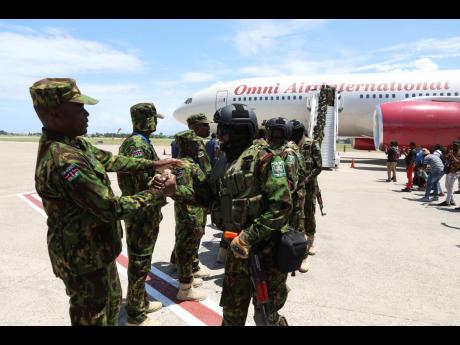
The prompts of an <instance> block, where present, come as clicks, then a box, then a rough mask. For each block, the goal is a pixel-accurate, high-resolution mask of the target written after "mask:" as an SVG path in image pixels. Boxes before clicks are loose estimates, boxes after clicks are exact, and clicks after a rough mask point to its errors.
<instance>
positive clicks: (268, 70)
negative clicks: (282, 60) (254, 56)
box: [240, 65, 285, 77]
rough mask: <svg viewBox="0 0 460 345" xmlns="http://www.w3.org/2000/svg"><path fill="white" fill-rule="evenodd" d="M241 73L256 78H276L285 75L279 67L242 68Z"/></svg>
mask: <svg viewBox="0 0 460 345" xmlns="http://www.w3.org/2000/svg"><path fill="white" fill-rule="evenodd" d="M240 73H243V74H246V75H250V76H256V77H275V76H282V75H285V73H283V72H282V71H281V70H280V68H279V67H277V66H269V65H261V66H248V67H243V68H241V70H240Z"/></svg>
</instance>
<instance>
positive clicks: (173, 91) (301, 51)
mask: <svg viewBox="0 0 460 345" xmlns="http://www.w3.org/2000/svg"><path fill="white" fill-rule="evenodd" d="M459 57H460V20H445V19H439V20H433V19H432V20H414V19H408V20H362V19H359V20H358V19H338V20H319V19H300V20H297V19H296V20H281V19H275V20H269V19H257V20H233V19H232V20H230V19H219V20H211V19H187V20H184V19H182V20H173V19H161V20H159V19H152V20H121V19H117V20H108V19H105V20H94V19H89V20H42V19H37V20H30V19H29V20H0V130H5V131H7V132H15V133H29V132H40V131H41V127H42V125H41V123H40V121H39V120H38V118H37V116H36V114H35V111H34V109H33V107H32V101H31V98H30V94H29V87H30V86H31V85H32V84H33V83H34V82H35V81H37V80H40V79H42V78H47V77H54V78H55V77H70V78H74V79H75V80H76V81H77V85H78V87H79V88H80V90H81V92H82V93H84V94H87V95H89V96H91V97H94V98H96V99H98V100H99V103H98V104H97V105H87V106H86V109H87V110H88V111H89V113H90V118H89V127H88V133H89V134H91V133H95V132H103V133H105V132H116V131H117V130H118V128H122V132H124V133H129V132H131V130H132V125H131V118H130V114H129V108H130V107H131V106H132V105H133V104H136V103H140V102H153V103H154V104H155V106H156V108H157V111H158V112H159V113H162V114H164V115H165V119H160V120H159V123H158V128H157V132H158V133H159V132H162V133H163V134H166V135H172V134H174V133H176V132H178V131H181V130H183V129H186V127H185V126H184V125H183V124H181V123H179V122H177V121H176V120H175V119H174V118H173V116H172V114H173V112H174V110H175V109H176V108H177V107H179V106H180V105H181V104H182V103H183V102H184V101H185V100H186V99H187V98H188V97H190V96H191V95H192V94H193V93H195V92H197V91H200V90H202V89H204V88H207V87H209V86H211V85H213V84H215V83H218V82H227V81H232V80H237V79H243V78H251V77H269V76H287V75H321V74H324V75H325V74H341V73H350V74H351V73H382V72H383V73H384V72H395V71H422V70H431V71H432V70H446V69H460V59H459Z"/></svg>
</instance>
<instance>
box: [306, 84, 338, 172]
mask: <svg viewBox="0 0 460 345" xmlns="http://www.w3.org/2000/svg"><path fill="white" fill-rule="evenodd" d="M318 105H319V92H318V93H315V94H312V95H311V96H310V97H308V98H307V110H308V111H307V125H308V126H307V132H308V137H309V138H313V128H314V127H315V125H316V119H317V115H318ZM342 108H343V107H342V100H341V95H340V93H339V92H336V93H335V100H334V106H328V107H327V115H326V125H325V126H324V138H323V142H322V143H321V157H322V160H323V168H329V169H337V168H338V166H339V164H340V155H339V154H338V152H337V135H338V128H339V112H340V111H342Z"/></svg>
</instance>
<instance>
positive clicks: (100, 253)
mask: <svg viewBox="0 0 460 345" xmlns="http://www.w3.org/2000/svg"><path fill="white" fill-rule="evenodd" d="M30 94H31V96H32V100H33V105H34V109H35V111H36V113H37V115H38V117H39V119H40V121H41V122H42V123H43V130H42V136H41V138H40V144H39V148H38V156H37V165H36V169H35V188H36V190H37V192H38V194H39V195H40V197H41V198H42V200H43V206H44V209H45V212H46V214H47V215H48V221H47V224H48V236H47V242H48V252H49V256H50V260H51V265H52V267H53V272H54V274H55V275H56V276H57V277H59V278H60V279H62V280H63V282H64V284H65V286H66V293H67V295H68V296H69V297H70V310H69V313H70V320H71V323H72V325H117V324H118V316H119V311H120V306H121V286H120V280H119V277H118V272H117V266H116V263H115V259H116V257H117V256H118V255H119V253H120V252H121V248H122V244H121V225H120V221H119V220H120V219H123V218H126V217H128V216H132V215H135V214H136V213H138V212H139V210H141V209H143V208H144V207H148V206H151V205H158V204H162V203H163V202H164V197H165V195H170V194H173V193H174V191H175V178H174V176H173V175H169V177H168V178H165V179H164V180H163V183H164V189H163V192H162V193H159V192H158V191H155V190H145V191H142V192H140V193H137V194H135V195H132V196H121V197H117V196H115V195H114V193H113V191H112V189H111V187H110V180H109V178H108V176H107V173H106V171H140V170H153V169H160V168H166V167H168V166H170V165H171V164H179V163H180V162H178V161H176V160H173V159H169V160H164V161H157V162H154V161H150V160H141V159H131V158H126V157H121V156H114V155H112V154H111V153H110V152H107V151H103V150H100V149H98V148H96V147H94V146H93V145H91V144H90V143H89V142H88V141H86V140H85V139H84V138H82V137H80V135H83V134H85V133H86V129H87V127H88V116H89V113H88V112H87V111H86V110H85V108H84V104H96V103H97V102H98V101H97V100H95V99H93V98H91V97H88V96H86V95H82V94H81V93H80V90H79V89H78V87H77V85H76V83H75V80H73V79H69V78H47V79H42V80H39V81H37V82H36V83H34V84H33V85H32V86H31V87H30Z"/></svg>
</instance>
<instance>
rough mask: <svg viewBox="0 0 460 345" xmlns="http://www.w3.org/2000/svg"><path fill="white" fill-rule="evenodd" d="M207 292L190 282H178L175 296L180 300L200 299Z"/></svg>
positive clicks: (204, 296)
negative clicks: (177, 290)
mask: <svg viewBox="0 0 460 345" xmlns="http://www.w3.org/2000/svg"><path fill="white" fill-rule="evenodd" d="M206 297H208V294H207V293H206V292H204V291H203V290H201V289H197V288H195V287H193V286H192V284H191V283H188V284H183V283H180V284H179V292H177V295H176V298H177V299H178V300H180V301H202V300H204V299H205V298H206Z"/></svg>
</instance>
